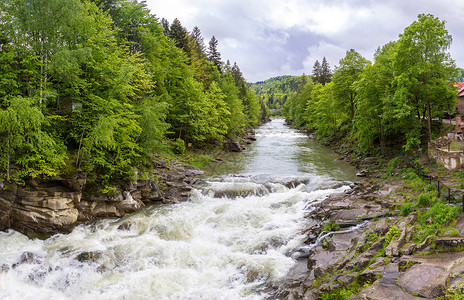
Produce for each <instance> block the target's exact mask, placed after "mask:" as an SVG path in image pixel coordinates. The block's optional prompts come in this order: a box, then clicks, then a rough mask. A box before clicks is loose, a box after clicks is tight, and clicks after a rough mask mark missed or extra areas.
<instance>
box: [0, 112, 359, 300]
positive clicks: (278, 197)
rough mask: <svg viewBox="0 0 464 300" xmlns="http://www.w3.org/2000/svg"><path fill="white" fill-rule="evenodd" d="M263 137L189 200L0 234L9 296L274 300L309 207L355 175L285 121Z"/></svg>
mask: <svg viewBox="0 0 464 300" xmlns="http://www.w3.org/2000/svg"><path fill="white" fill-rule="evenodd" d="M256 137H257V141H256V142H255V143H254V144H252V145H249V149H247V150H246V151H245V152H243V153H237V154H231V155H230V156H228V157H226V158H224V162H219V163H212V164H211V166H209V168H208V170H207V175H208V181H207V184H205V185H204V186H201V187H198V189H197V190H196V191H195V192H194V194H193V195H192V197H191V199H190V201H188V202H185V203H181V204H178V205H165V206H154V207H151V208H147V209H144V210H142V211H140V212H138V213H135V214H133V215H130V216H128V217H126V218H124V219H123V220H118V219H111V220H104V221H100V222H98V223H96V224H94V225H87V226H79V227H77V228H76V229H75V230H74V231H73V232H72V233H70V234H68V235H56V236H53V237H51V238H49V239H47V240H38V239H33V240H31V239H28V238H27V237H25V236H23V235H22V234H20V233H17V232H15V231H8V232H0V266H2V269H3V271H2V273H0V299H13V300H16V299H34V300H39V299H53V300H58V299H112V300H113V299H266V297H268V295H267V294H266V292H265V291H266V289H265V287H266V286H267V285H268V284H269V283H272V282H278V281H279V280H282V279H283V278H285V276H286V274H287V273H288V271H289V270H290V268H291V267H292V266H293V265H294V264H295V260H294V259H293V258H292V253H294V252H295V251H297V250H298V249H300V248H301V247H303V246H304V244H303V240H304V236H303V235H301V231H302V230H303V229H304V228H305V227H307V226H308V225H310V224H308V221H307V220H305V219H304V215H305V212H307V210H310V209H311V205H312V204H313V203H317V202H319V201H321V200H323V199H324V198H325V197H326V196H328V195H329V194H331V193H335V192H342V191H343V190H345V189H347V188H348V184H345V182H346V181H349V180H354V171H353V170H352V169H351V168H350V167H349V166H347V165H346V164H344V163H342V162H339V161H337V160H336V159H337V156H336V155H335V154H334V153H332V152H331V151H330V150H329V149H327V148H325V147H323V146H320V145H319V144H317V143H315V142H313V141H310V140H309V139H308V138H307V137H306V136H305V135H303V134H300V133H298V132H296V131H295V130H292V129H289V128H288V127H286V126H285V125H284V124H283V120H273V121H272V122H270V123H268V124H265V125H263V126H262V127H261V128H259V129H258V130H257V131H256ZM123 222H130V224H132V226H130V228H129V229H128V230H121V229H118V227H119V225H121V224H122V223H123ZM78 258H79V259H78ZM21 261H23V262H21Z"/></svg>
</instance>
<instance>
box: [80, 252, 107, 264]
mask: <svg viewBox="0 0 464 300" xmlns="http://www.w3.org/2000/svg"><path fill="white" fill-rule="evenodd" d="M101 257H102V253H101V252H82V253H80V254H79V255H78V256H77V257H76V259H77V260H78V261H79V262H96V261H97V260H98V259H100V258H101Z"/></svg>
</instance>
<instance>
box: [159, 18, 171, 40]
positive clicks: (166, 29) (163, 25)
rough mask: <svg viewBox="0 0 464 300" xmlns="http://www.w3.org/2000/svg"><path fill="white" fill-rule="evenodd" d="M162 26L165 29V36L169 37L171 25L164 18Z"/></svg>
mask: <svg viewBox="0 0 464 300" xmlns="http://www.w3.org/2000/svg"><path fill="white" fill-rule="evenodd" d="M161 26H162V27H163V30H164V35H165V36H167V37H169V31H170V29H169V28H170V25H169V22H168V20H166V19H165V18H162V19H161Z"/></svg>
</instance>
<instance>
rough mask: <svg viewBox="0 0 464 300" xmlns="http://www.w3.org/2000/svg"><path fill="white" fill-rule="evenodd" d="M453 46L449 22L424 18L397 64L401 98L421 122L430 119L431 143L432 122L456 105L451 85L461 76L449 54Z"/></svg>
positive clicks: (406, 35) (409, 33) (408, 35)
mask: <svg viewBox="0 0 464 300" xmlns="http://www.w3.org/2000/svg"><path fill="white" fill-rule="evenodd" d="M451 42H452V37H451V35H450V34H449V33H448V31H447V30H446V29H445V22H443V21H440V20H439V19H438V18H436V17H434V16H433V15H430V14H420V15H419V16H418V20H417V21H414V22H413V23H412V24H411V25H410V26H408V27H407V28H406V29H405V30H404V32H403V33H402V34H401V35H400V39H399V41H398V54H397V57H396V60H395V63H394V66H395V81H396V84H397V89H398V94H399V95H401V96H402V97H406V98H407V99H408V102H410V103H411V105H412V106H413V107H414V110H415V111H416V112H417V114H418V117H419V118H420V117H422V118H424V117H425V119H427V127H428V138H429V140H431V139H432V126H431V122H432V118H433V117H434V116H435V115H439V114H440V113H441V112H442V111H443V110H444V109H449V108H450V107H451V106H452V105H453V103H454V102H453V101H454V97H455V96H454V94H455V92H454V91H453V88H452V87H451V85H450V83H451V81H452V80H453V78H455V77H456V76H457V74H458V73H457V68H456V65H455V63H454V61H453V60H452V59H451V56H450V54H449V53H448V52H447V51H448V49H449V47H450V45H451ZM399 95H398V96H399Z"/></svg>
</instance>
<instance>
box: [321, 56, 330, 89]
mask: <svg viewBox="0 0 464 300" xmlns="http://www.w3.org/2000/svg"><path fill="white" fill-rule="evenodd" d="M330 81H332V72H331V70H330V66H329V63H328V62H327V60H326V59H325V56H324V58H323V59H322V65H321V78H320V81H319V82H320V83H322V84H326V83H329V82H330Z"/></svg>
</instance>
